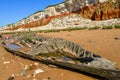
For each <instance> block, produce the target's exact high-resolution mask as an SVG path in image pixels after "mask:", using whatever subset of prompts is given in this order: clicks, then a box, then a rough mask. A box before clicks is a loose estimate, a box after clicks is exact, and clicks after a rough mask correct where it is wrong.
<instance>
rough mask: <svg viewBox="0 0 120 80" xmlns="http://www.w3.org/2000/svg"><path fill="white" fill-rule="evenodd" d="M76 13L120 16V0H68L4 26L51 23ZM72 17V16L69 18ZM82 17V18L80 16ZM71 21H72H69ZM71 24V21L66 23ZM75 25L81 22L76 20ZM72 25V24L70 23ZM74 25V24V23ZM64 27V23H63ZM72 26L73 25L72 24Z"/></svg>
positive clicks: (93, 17)
mask: <svg viewBox="0 0 120 80" xmlns="http://www.w3.org/2000/svg"><path fill="white" fill-rule="evenodd" d="M74 14H76V15H77V16H74V17H75V18H80V17H79V16H81V17H82V18H84V19H90V20H93V21H102V20H108V19H115V18H120V1H119V0H66V1H65V2H63V3H60V4H57V5H54V6H48V7H47V8H46V9H45V10H44V11H39V12H36V13H34V14H32V15H30V16H28V17H27V18H24V19H22V20H20V21H18V22H16V23H14V24H10V25H7V26H4V27H5V29H6V30H17V29H21V28H34V27H40V26H46V25H48V24H51V22H53V20H54V19H59V20H60V19H61V18H65V17H67V16H68V17H69V16H70V15H74ZM69 19H71V17H70V18H69ZM80 19H81V18H80ZM68 22H71V21H68ZM66 24H69V23H65V25H66ZM74 24H75V25H77V24H79V22H77V21H76V22H75V23H74ZM69 26H71V25H69ZM73 26H74V25H73ZM63 27H64V25H63ZM71 27H72V26H71Z"/></svg>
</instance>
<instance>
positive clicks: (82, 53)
mask: <svg viewBox="0 0 120 80" xmlns="http://www.w3.org/2000/svg"><path fill="white" fill-rule="evenodd" d="M2 43H3V47H4V48H5V49H6V50H7V51H9V52H11V53H13V54H14V55H18V56H21V57H24V58H28V59H31V60H37V61H40V62H43V63H45V64H53V65H57V66H62V67H66V68H70V69H74V70H77V71H82V72H86V73H89V74H92V75H96V76H100V77H103V78H105V79H108V80H120V70H119V69H118V68H117V66H116V65H115V64H114V63H113V62H111V61H110V60H108V59H106V58H103V57H101V56H99V55H97V54H94V53H92V52H90V51H88V50H86V49H84V48H82V47H81V46H80V45H78V44H75V43H73V42H71V41H68V40H65V39H61V38H52V37H45V36H38V35H35V34H32V33H29V34H22V35H17V36H12V37H11V38H10V39H8V40H4V41H3V42H2Z"/></svg>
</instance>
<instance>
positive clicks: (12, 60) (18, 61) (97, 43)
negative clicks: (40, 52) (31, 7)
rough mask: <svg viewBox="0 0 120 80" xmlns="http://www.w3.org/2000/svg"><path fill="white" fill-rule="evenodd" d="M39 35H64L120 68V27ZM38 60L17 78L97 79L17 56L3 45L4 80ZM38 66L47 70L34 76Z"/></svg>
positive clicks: (0, 79)
mask: <svg viewBox="0 0 120 80" xmlns="http://www.w3.org/2000/svg"><path fill="white" fill-rule="evenodd" d="M38 35H45V36H52V37H60V38H64V39H67V40H70V41H73V42H75V43H77V44H79V45H81V46H82V47H83V48H85V49H87V50H90V51H91V52H93V53H95V54H98V55H100V56H102V57H105V58H107V59H109V60H111V61H113V62H115V63H116V64H117V65H118V67H119V68H120V40H115V37H120V30H119V29H112V30H79V31H71V32H69V31H65V32H62V31H61V32H54V33H38ZM5 62H8V63H5ZM35 63H37V64H38V65H37V66H36V67H35V68H33V69H29V70H27V72H26V74H24V75H23V76H21V75H20V76H19V75H18V76H16V77H15V80H96V78H93V77H91V76H87V75H84V74H82V73H80V72H73V71H69V70H65V69H61V68H59V67H57V68H51V67H48V66H47V65H45V64H42V63H40V62H35V61H31V60H27V59H23V58H21V57H19V56H14V55H12V54H10V53H9V52H7V51H6V50H5V49H4V48H3V47H2V46H1V44H0V80H8V78H9V77H10V76H12V74H19V73H21V72H22V71H23V70H24V69H25V65H31V64H35ZM36 69H42V70H43V71H44V72H43V73H40V74H37V75H36V76H33V75H32V74H33V73H34V71H35V70H36Z"/></svg>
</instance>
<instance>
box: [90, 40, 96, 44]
mask: <svg viewBox="0 0 120 80" xmlns="http://www.w3.org/2000/svg"><path fill="white" fill-rule="evenodd" d="M88 42H90V43H96V42H95V41H92V40H89V41H88Z"/></svg>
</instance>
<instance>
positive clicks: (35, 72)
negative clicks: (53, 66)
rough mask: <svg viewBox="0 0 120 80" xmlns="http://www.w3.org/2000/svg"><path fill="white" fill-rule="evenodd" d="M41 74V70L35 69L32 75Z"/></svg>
mask: <svg viewBox="0 0 120 80" xmlns="http://www.w3.org/2000/svg"><path fill="white" fill-rule="evenodd" d="M42 72H44V71H43V70H42V69H36V70H35V71H34V74H39V73H42Z"/></svg>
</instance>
